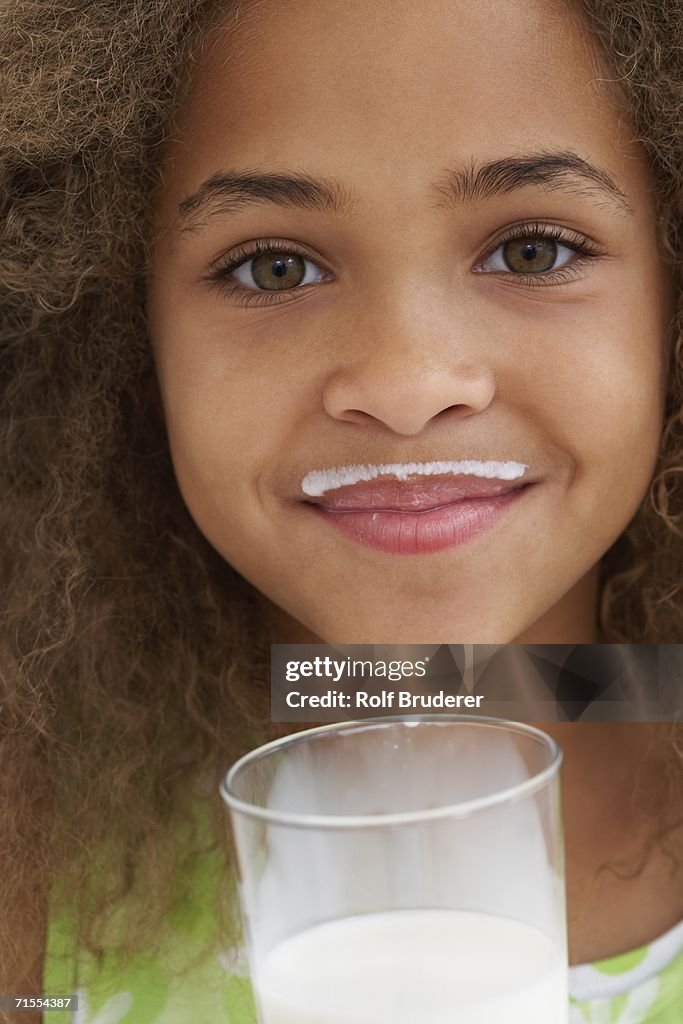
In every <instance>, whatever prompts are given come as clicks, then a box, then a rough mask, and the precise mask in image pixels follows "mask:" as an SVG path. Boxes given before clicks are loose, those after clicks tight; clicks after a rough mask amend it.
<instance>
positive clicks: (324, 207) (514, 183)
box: [178, 151, 633, 231]
mask: <svg viewBox="0 0 683 1024" xmlns="http://www.w3.org/2000/svg"><path fill="white" fill-rule="evenodd" d="M530 185H535V186H537V187H541V188H545V189H548V190H550V191H556V192H564V193H566V194H569V195H572V196H579V197H588V198H594V197H596V196H598V197H599V198H602V199H604V200H606V201H608V202H609V203H611V205H613V206H615V207H616V208H617V209H618V210H619V211H620V212H621V213H628V214H629V215H632V214H633V210H632V208H631V206H630V204H629V202H628V200H627V198H626V195H625V194H624V192H623V191H622V190H621V189H620V188H619V186H618V185H617V183H616V182H615V181H614V179H613V178H612V177H611V175H609V174H608V173H607V171H605V170H603V169H602V168H600V167H596V166H595V165H594V164H591V163H589V162H588V161H587V160H584V159H583V157H581V156H579V155H578V154H577V153H573V152H571V151H566V152H558V153H533V154H529V155H523V156H510V157H504V158H502V159H499V160H491V161H489V162H487V163H484V164H476V163H475V162H474V161H472V162H470V163H469V164H464V165H461V166H459V167H455V168H452V169H449V170H447V171H446V172H445V174H443V175H442V177H441V178H440V179H439V180H438V181H437V182H435V183H434V184H433V186H432V189H433V191H434V193H435V194H436V196H437V197H438V202H437V205H439V206H444V205H446V206H448V207H456V208H457V207H461V206H464V205H466V204H468V203H474V202H481V201H485V200H489V199H493V198H495V197H497V196H504V195H509V194H511V193H512V192H516V191H518V190H520V189H523V188H527V187H528V186H530ZM264 204H265V205H274V206H284V207H293V208H296V209H304V210H320V211H323V212H329V213H334V214H337V215H339V216H346V215H348V213H349V212H350V210H351V208H352V206H353V204H354V197H353V193H352V192H351V191H350V190H349V189H346V188H344V187H343V186H342V185H341V184H340V183H339V182H336V181H334V180H332V179H327V178H317V177H313V176H311V175H308V174H305V173H303V172H296V171H288V172H279V171H261V170H245V171H218V172H217V173H216V174H213V175H212V176H211V177H210V178H207V180H206V181H204V182H203V183H202V184H201V185H200V186H199V188H198V189H197V190H196V192H194V193H192V195H190V196H187V198H185V199H183V201H182V202H181V203H180V204H179V206H178V212H179V214H180V220H181V224H180V229H181V230H182V231H186V230H191V229H193V228H196V227H198V226H200V221H201V218H202V216H203V215H206V216H213V215H216V214H224V215H225V214H228V215H229V214H233V213H237V212H239V211H240V210H242V209H244V208H246V207H249V206H257V205H264Z"/></svg>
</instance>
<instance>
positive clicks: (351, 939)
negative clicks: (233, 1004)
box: [254, 910, 568, 1024]
mask: <svg viewBox="0 0 683 1024" xmlns="http://www.w3.org/2000/svg"><path fill="white" fill-rule="evenodd" d="M254 986H255V990H256V995H257V999H258V1002H259V1006H260V1010H261V1020H262V1024H566V1022H567V1019H568V996H567V967H566V963H565V962H564V961H563V958H562V954H561V951H560V950H559V949H557V948H556V947H555V945H554V944H553V943H552V942H551V940H550V939H549V938H548V937H547V936H546V935H544V934H543V932H541V931H539V930H538V929H537V928H533V927H531V926H529V925H525V924H521V923H520V922H518V921H513V920H511V919H509V918H503V917H495V916H492V915H490V914H480V913H474V912H470V911H459V910H399V911H393V912H387V913H381V914H366V915H362V916H359V917H347V918H344V919H342V920H339V921H332V922H329V923H327V924H323V925H319V926H317V927H315V928H311V929H310V930H308V931H306V932H303V933H301V934H299V935H296V936H294V937H293V938H290V939H287V940H286V941H285V942H282V943H281V944H280V945H278V946H276V947H275V948H274V949H272V950H271V951H270V952H269V953H268V954H267V955H266V956H265V957H264V958H263V960H262V961H261V962H260V964H258V965H257V967H256V971H255V977H254Z"/></svg>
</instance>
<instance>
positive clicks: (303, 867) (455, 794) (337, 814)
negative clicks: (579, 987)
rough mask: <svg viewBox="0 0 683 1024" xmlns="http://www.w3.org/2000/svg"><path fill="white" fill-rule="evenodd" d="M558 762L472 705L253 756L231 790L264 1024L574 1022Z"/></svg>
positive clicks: (550, 751) (328, 731) (310, 738)
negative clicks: (470, 711)
mask: <svg viewBox="0 0 683 1024" xmlns="http://www.w3.org/2000/svg"><path fill="white" fill-rule="evenodd" d="M561 760H562V754H561V751H560V748H559V747H558V746H557V744H556V743H555V742H554V740H553V739H551V738H550V737H549V736H547V735H546V734H545V733H543V732H541V731H540V730H539V729H535V728H533V727H532V726H528V725H522V724H517V723H513V722H507V721H503V720H498V719H492V718H483V717H482V718H480V717H476V718H474V717H471V716H466V715H438V716H421V717H418V718H381V719H371V720H365V721H362V722H351V723H344V724H341V725H332V726H325V727H323V728H319V729H310V730H307V731H305V732H300V733H296V734H294V735H293V736H288V737H286V738H285V739H282V740H278V741H276V742H274V743H269V744H267V745H266V746H264V747H260V748H259V749H258V750H255V751H253V752H252V753H250V754H248V755H247V756H246V757H243V758H242V759H241V760H239V761H238V762H237V763H236V764H235V765H234V766H233V767H232V768H231V769H230V771H229V772H228V773H227V775H226V776H225V778H224V780H223V782H222V785H221V792H222V795H223V797H224V799H225V801H226V802H227V804H228V806H229V809H230V816H231V822H232V827H233V834H234V839H235V845H236V850H237V857H238V865H239V875H240V899H241V904H242V911H243V915H244V922H245V933H246V938H247V949H248V954H249V961H250V969H251V976H252V982H253V987H254V995H255V999H256V1003H257V1009H258V1013H259V1020H260V1021H261V1024H384V1022H386V1024H503V1022H504V1024H566V1021H567V1019H568V996H567V947H566V917H565V898H564V856H563V842H562V819H561V806H560V789H559V770H560V764H561Z"/></svg>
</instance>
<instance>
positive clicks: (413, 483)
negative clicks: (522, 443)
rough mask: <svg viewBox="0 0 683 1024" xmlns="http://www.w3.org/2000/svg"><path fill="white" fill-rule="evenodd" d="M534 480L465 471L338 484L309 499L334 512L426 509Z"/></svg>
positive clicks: (489, 495) (497, 493)
mask: <svg viewBox="0 0 683 1024" xmlns="http://www.w3.org/2000/svg"><path fill="white" fill-rule="evenodd" d="M532 482H533V481H531V480H527V479H517V480H499V479H496V478H484V477H476V476H466V475H464V474H463V475H458V476H455V475H450V474H443V475H439V476H423V477H420V478H418V479H417V480H405V481H401V480H387V479H377V480H369V481H362V482H359V483H356V484H349V485H347V486H346V487H338V488H336V489H335V490H333V491H328V492H327V493H325V494H324V495H322V496H321V497H315V498H307V499H306V500H307V501H308V502H310V503H312V504H316V505H320V506H322V507H323V508H326V509H330V510H332V511H335V512H345V511H362V510H363V509H366V510H371V511H387V512H424V511H428V510H429V509H435V508H441V507H442V506H444V505H451V504H454V503H455V502H458V501H467V500H475V499H477V498H494V497H500V496H501V495H504V494H510V493H511V492H512V491H517V490H519V489H520V488H521V487H526V486H528V485H529V484H530V483H532Z"/></svg>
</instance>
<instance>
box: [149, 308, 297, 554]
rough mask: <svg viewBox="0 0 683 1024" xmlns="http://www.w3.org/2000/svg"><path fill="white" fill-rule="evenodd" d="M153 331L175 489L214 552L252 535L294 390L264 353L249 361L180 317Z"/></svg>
mask: <svg viewBox="0 0 683 1024" xmlns="http://www.w3.org/2000/svg"><path fill="white" fill-rule="evenodd" d="M153 331H154V338H155V343H154V347H155V359H156V365H157V373H158V377H159V385H160V390H161V395H162V399H163V405H164V414H165V420H166V428H167V433H168V439H169V445H170V449H171V455H172V459H173V465H174V469H175V473H176V477H177V481H178V485H179V487H180V490H181V493H182V494H183V498H184V499H185V502H186V504H187V505H188V508H189V509H190V512H191V513H192V515H193V517H194V518H195V520H196V522H197V524H198V526H199V527H200V529H201V530H202V531H203V532H204V533H205V534H206V535H207V537H208V538H209V539H210V540H211V541H212V542H214V543H216V546H218V547H219V548H223V549H224V548H225V545H224V544H223V543H217V542H218V541H219V540H220V541H223V540H224V539H225V538H234V539H235V540H238V539H239V538H240V537H242V538H246V537H247V536H249V537H251V536H252V535H254V534H256V533H257V531H258V528H259V524H260V523H261V520H262V514H263V502H264V499H265V500H267V498H266V496H267V495H268V493H269V488H268V486H267V481H268V480H269V479H270V478H271V477H272V474H273V472H274V471H275V470H276V469H277V466H278V465H279V464H280V462H282V461H286V459H287V457H288V453H290V452H291V450H292V446H293V443H294V441H295V440H296V438H297V436H300V426H299V424H300V422H301V420H302V417H305V416H306V414H307V413H306V411H305V408H306V406H305V399H304V397H303V394H302V381H301V379H298V380H296V379H294V378H293V376H292V373H291V367H290V368H288V367H287V366H285V365H284V364H283V363H282V362H281V361H280V360H276V359H275V358H273V357H272V355H271V357H270V358H269V355H268V352H267V351H266V350H265V348H264V349H263V350H262V351H261V352H260V353H259V354H258V356H255V355H254V354H253V352H251V353H250V352H248V351H247V349H245V348H240V346H239V345H237V344H235V343H231V342H230V341H229V339H228V338H227V336H226V335H225V334H224V333H223V332H222V331H221V330H220V327H217V326H215V325H209V326H206V327H205V328H204V329H202V325H201V324H198V323H197V321H196V320H194V319H192V320H191V319H190V318H189V317H187V316H183V314H182V312H181V311H179V315H177V316H175V317H173V318H170V317H168V318H157V319H156V320H155V322H154V324H153ZM270 351H271V353H272V352H273V350H272V348H271V349H270ZM300 376H301V375H299V378H300Z"/></svg>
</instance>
